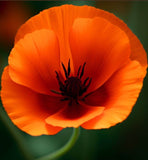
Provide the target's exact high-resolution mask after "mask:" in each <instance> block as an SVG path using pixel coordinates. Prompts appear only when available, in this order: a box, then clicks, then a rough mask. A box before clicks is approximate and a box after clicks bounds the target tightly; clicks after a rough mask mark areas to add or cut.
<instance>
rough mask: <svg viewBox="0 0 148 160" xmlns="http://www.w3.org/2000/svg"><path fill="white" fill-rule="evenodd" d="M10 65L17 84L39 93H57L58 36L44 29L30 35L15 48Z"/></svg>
mask: <svg viewBox="0 0 148 160" xmlns="http://www.w3.org/2000/svg"><path fill="white" fill-rule="evenodd" d="M9 65H10V68H9V72H10V77H11V79H12V80H13V81H14V82H16V83H18V84H21V85H24V86H26V87H29V88H31V89H32V90H34V91H37V92H39V93H45V94H52V92H51V91H50V90H51V89H54V90H58V82H57V79H56V74H55V70H58V69H59V68H60V67H59V66H60V58H59V45H58V40H57V38H56V35H55V33H54V32H53V31H51V30H45V29H43V30H38V31H35V32H32V33H31V34H27V35H26V36H25V37H24V38H23V39H21V40H20V41H19V42H18V43H17V44H15V46H14V48H13V49H12V51H11V53H10V56H9Z"/></svg>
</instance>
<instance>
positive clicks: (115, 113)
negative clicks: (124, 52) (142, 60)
mask: <svg viewBox="0 0 148 160" xmlns="http://www.w3.org/2000/svg"><path fill="white" fill-rule="evenodd" d="M145 74H146V70H145V69H143V67H142V66H141V65H140V64H139V62H137V61H132V62H129V63H128V64H127V65H126V66H125V67H123V68H122V69H121V70H119V71H117V72H116V73H115V74H114V75H113V76H112V77H111V78H110V79H109V80H108V82H107V84H106V90H108V93H109V94H110V98H109V100H108V102H107V103H106V105H105V110H104V111H103V112H102V114H101V115H99V116H97V117H96V118H94V119H92V120H90V121H88V122H86V123H84V124H83V125H82V127H83V128H85V129H101V128H108V127H111V126H113V125H115V124H117V123H119V122H122V121H123V120H125V119H126V118H127V116H128V115H129V114H130V112H131V110H132V108H133V105H134V104H135V103H136V100H137V98H138V96H139V93H140V91H141V88H142V85H143V78H144V76H145ZM95 98H96V99H97V94H96V96H95ZM93 99H94V97H93ZM93 99H91V96H90V97H89V103H90V104H91V101H93ZM95 103H96V105H98V103H97V101H96V102H95Z"/></svg>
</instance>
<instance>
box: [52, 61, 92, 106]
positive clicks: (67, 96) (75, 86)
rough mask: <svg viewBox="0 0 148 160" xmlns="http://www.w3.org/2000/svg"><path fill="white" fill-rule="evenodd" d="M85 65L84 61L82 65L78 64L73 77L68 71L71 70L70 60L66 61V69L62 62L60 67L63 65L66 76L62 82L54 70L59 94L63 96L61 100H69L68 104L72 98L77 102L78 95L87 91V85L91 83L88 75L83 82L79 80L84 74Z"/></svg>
mask: <svg viewBox="0 0 148 160" xmlns="http://www.w3.org/2000/svg"><path fill="white" fill-rule="evenodd" d="M85 65H86V62H85V63H84V64H83V66H81V65H80V67H79V68H78V72H77V75H76V76H75V77H74V76H70V72H71V69H70V60H69V61H68V67H67V69H66V68H65V66H64V64H63V63H62V67H63V70H64V73H65V78H66V80H65V81H64V82H62V80H61V78H60V76H59V73H58V72H57V71H55V72H56V78H57V80H58V83H59V89H60V91H61V92H59V94H61V95H62V96H64V98H63V99H61V100H62V101H65V100H70V103H69V105H71V104H72V101H73V100H75V102H76V103H78V100H79V99H80V98H79V97H80V96H82V95H83V93H85V92H86V91H87V89H88V87H89V86H90V84H91V80H92V79H91V78H89V77H87V78H86V79H85V80H84V82H83V83H82V80H81V78H82V77H83V75H84V68H85ZM52 91H53V90H52ZM56 93H57V92H56Z"/></svg>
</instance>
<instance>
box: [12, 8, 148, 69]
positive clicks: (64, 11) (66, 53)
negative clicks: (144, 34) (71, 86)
mask: <svg viewBox="0 0 148 160" xmlns="http://www.w3.org/2000/svg"><path fill="white" fill-rule="evenodd" d="M94 17H101V18H104V19H106V20H108V21H109V22H110V23H112V24H114V25H116V26H118V27H119V28H121V30H123V31H124V32H125V33H126V34H127V36H128V38H129V41H130V45H131V51H132V52H131V55H130V58H131V59H132V60H138V61H139V62H140V64H141V65H142V66H143V67H147V58H146V52H145V50H144V49H143V46H142V44H141V43H140V41H139V40H138V38H137V37H136V36H135V35H134V34H133V33H132V31H131V30H130V29H129V28H128V27H127V25H126V24H125V23H124V22H123V21H122V20H120V19H119V18H118V17H116V16H115V15H113V14H112V13H109V12H107V11H104V10H101V9H96V8H95V7H91V6H74V5H63V6H58V7H52V8H49V9H47V10H44V11H42V12H40V14H38V15H36V16H34V17H32V18H31V19H29V20H28V21H27V22H26V23H25V24H24V25H22V26H21V28H20V29H19V30H18V32H17V35H16V37H15V42H17V41H19V40H20V39H21V38H23V37H24V36H25V35H26V34H27V33H31V32H33V31H35V30H38V29H52V30H54V32H55V33H56V35H57V36H58V39H59V43H60V52H61V54H60V59H61V61H62V62H63V63H64V64H66V63H67V61H68V59H69V58H71V53H70V50H69V45H68V43H69V42H68V39H69V31H70V29H71V27H72V25H73V22H74V20H75V19H76V18H94ZM63 44H64V45H63Z"/></svg>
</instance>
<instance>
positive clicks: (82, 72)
mask: <svg viewBox="0 0 148 160" xmlns="http://www.w3.org/2000/svg"><path fill="white" fill-rule="evenodd" d="M85 65H86V62H85V63H84V64H83V67H82V71H81V74H80V78H82V76H83V74H84V68H85Z"/></svg>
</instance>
